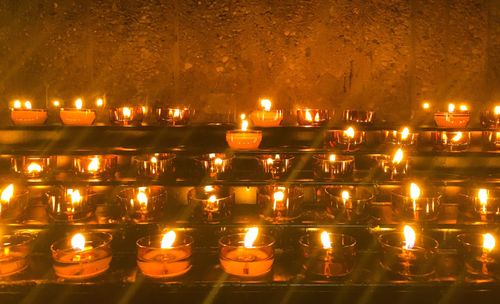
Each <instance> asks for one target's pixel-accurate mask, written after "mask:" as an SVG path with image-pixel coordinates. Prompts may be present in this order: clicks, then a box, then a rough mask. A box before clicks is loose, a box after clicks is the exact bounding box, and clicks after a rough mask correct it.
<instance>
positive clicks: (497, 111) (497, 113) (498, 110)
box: [493, 106, 500, 115]
mask: <svg viewBox="0 0 500 304" xmlns="http://www.w3.org/2000/svg"><path fill="white" fill-rule="evenodd" d="M493 113H495V115H500V106H495V109H494V110H493Z"/></svg>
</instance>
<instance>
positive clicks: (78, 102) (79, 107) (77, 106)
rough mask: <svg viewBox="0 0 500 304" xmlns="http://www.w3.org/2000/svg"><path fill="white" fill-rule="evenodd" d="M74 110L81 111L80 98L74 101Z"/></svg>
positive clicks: (81, 102) (81, 103) (81, 101)
mask: <svg viewBox="0 0 500 304" xmlns="http://www.w3.org/2000/svg"><path fill="white" fill-rule="evenodd" d="M75 108H77V109H78V110H81V109H82V108H83V100H82V99H81V98H77V99H76V100H75Z"/></svg>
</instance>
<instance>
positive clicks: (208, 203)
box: [188, 186, 235, 223]
mask: <svg viewBox="0 0 500 304" xmlns="http://www.w3.org/2000/svg"><path fill="white" fill-rule="evenodd" d="M234 198H235V196H234V192H233V191H232V190H230V189H229V188H226V187H220V186H205V187H197V188H193V189H191V190H189V192H188V204H189V206H190V210H192V213H191V214H192V218H193V219H194V220H195V221H200V222H205V223H220V222H222V221H225V220H227V219H228V218H229V217H231V213H232V210H233V205H234Z"/></svg>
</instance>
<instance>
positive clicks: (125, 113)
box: [110, 106, 146, 126]
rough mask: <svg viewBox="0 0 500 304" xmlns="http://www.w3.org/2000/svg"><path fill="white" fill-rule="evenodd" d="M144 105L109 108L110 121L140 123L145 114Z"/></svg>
mask: <svg viewBox="0 0 500 304" xmlns="http://www.w3.org/2000/svg"><path fill="white" fill-rule="evenodd" d="M145 110H146V108H145V107H142V106H135V107H118V108H112V109H110V121H111V123H112V124H115V125H122V126H128V125H140V124H141V123H142V120H143V119H144V115H145Z"/></svg>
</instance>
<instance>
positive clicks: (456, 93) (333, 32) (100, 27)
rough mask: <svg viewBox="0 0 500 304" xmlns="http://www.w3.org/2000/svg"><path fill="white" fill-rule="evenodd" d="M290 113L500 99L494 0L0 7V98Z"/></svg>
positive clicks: (393, 110)
mask: <svg viewBox="0 0 500 304" xmlns="http://www.w3.org/2000/svg"><path fill="white" fill-rule="evenodd" d="M103 93H105V94H106V96H107V99H108V101H109V102H110V103H111V104H117V103H123V102H127V101H129V102H136V101H137V102H139V101H140V102H143V101H146V100H147V101H148V102H152V101H155V100H165V101H172V102H183V103H186V104H191V105H193V106H195V107H196V108H204V109H205V111H207V112H212V111H220V110H221V109H234V110H237V111H243V110H248V109H251V108H255V106H256V103H257V98H258V97H259V96H269V97H271V98H272V99H273V100H275V101H276V102H277V104H278V105H279V106H280V107H281V108H292V107H295V106H297V105H304V106H305V105H307V106H319V107H324V108H335V109H343V108H348V107H358V108H361V107H362V108H372V109H375V110H377V111H378V113H379V114H381V116H383V117H384V118H388V119H392V120H400V119H402V118H403V119H404V118H408V117H409V116H410V113H411V109H417V108H418V106H419V104H420V102H421V101H422V100H423V99H428V100H431V101H433V102H434V103H438V104H442V105H444V104H445V103H446V102H448V101H449V100H451V99H460V100H467V101H469V102H470V103H472V104H473V106H474V107H475V108H476V109H478V108H482V107H486V106H487V105H489V104H491V103H492V102H494V101H498V100H500V1H498V0H463V1H458V0H457V1H453V0H316V1H305V0H296V1H291V0H286V1H252V0H242V1H205V0H199V1H188V0H186V1H184V0H171V1H166V0H165V1H161V0H134V1H132V0H128V1H125V0H123V1H117V0H115V1H109V0H108V1H106V0H81V1H69V0H64V1H63V0H57V1H54V0H38V1H33V0H3V1H0V98H1V99H2V100H3V101H2V103H3V104H6V103H7V101H9V100H12V99H13V98H15V97H26V98H31V99H33V100H35V102H38V103H43V102H45V101H46V100H50V99H51V98H60V99H63V100H71V99H73V98H74V97H75V96H79V95H83V96H85V97H86V98H87V99H91V98H93V96H96V95H98V94H103Z"/></svg>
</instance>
